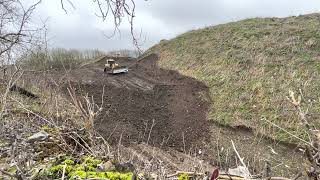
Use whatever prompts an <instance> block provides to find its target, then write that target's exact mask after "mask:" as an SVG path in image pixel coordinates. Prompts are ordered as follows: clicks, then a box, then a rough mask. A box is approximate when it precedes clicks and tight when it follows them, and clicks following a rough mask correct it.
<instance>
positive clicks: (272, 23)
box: [146, 14, 320, 141]
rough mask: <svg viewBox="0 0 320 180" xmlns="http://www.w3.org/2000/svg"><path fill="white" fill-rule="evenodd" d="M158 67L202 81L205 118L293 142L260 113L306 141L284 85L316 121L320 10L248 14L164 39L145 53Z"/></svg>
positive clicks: (319, 106)
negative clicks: (156, 56) (156, 57)
mask: <svg viewBox="0 0 320 180" xmlns="http://www.w3.org/2000/svg"><path fill="white" fill-rule="evenodd" d="M149 53H158V54H159V56H160V61H159V64H160V65H161V66H162V67H164V68H168V69H174V70H178V71H179V72H180V73H182V74H184V75H188V76H191V77H194V78H196V79H198V80H200V81H202V82H204V83H205V84H206V85H207V86H208V87H209V89H210V96H211V103H212V106H211V110H210V112H209V119H211V120H213V121H216V122H218V123H221V124H223V125H229V126H247V127H250V128H253V129H255V130H256V131H258V132H260V133H264V134H266V135H268V136H270V137H272V138H275V139H278V140H284V141H295V140H294V139H292V138H291V137H289V136H288V134H287V133H284V132H283V131H280V130H279V129H277V128H274V127H273V126H271V125H270V124H269V123H266V121H263V120H261V119H262V118H265V119H267V120H269V121H272V122H274V123H276V124H277V125H279V126H281V127H284V128H286V130H288V131H289V132H291V133H294V134H296V135H298V136H300V137H303V138H306V134H305V132H304V130H303V126H302V125H301V123H300V120H299V118H298V115H297V113H296V111H295V108H294V107H293V106H292V105H291V104H290V103H289V102H288V100H287V98H286V96H288V92H289V90H292V91H294V92H296V94H298V93H299V91H300V92H301V93H302V94H303V95H302V100H303V105H304V106H303V108H304V109H307V108H308V109H309V114H308V115H309V116H308V117H310V120H311V123H312V124H315V125H316V126H319V124H320V121H319V119H320V103H319V101H320V75H319V73H320V15H319V14H311V15H306V16H299V17H288V18H254V19H247V20H243V21H239V22H233V23H228V24H223V25H218V26H213V27H208V28H204V29H200V30H193V31H190V32H187V33H185V34H182V35H180V36H178V37H176V38H175V39H172V40H169V41H167V40H163V41H161V42H160V43H159V44H158V45H156V46H154V47H152V48H151V49H149V50H148V51H147V52H146V54H149Z"/></svg>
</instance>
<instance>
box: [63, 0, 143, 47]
mask: <svg viewBox="0 0 320 180" xmlns="http://www.w3.org/2000/svg"><path fill="white" fill-rule="evenodd" d="M60 1H61V7H62V9H63V10H64V11H65V12H66V13H67V9H66V8H65V5H64V4H65V2H67V3H68V4H69V5H71V6H72V7H73V8H75V5H74V4H73V2H72V1H71V0H60ZM92 1H93V2H94V3H96V5H97V7H98V9H99V11H98V12H97V13H96V15H97V17H98V18H101V19H102V21H107V20H108V18H109V17H110V18H111V19H112V20H113V24H114V32H113V34H112V35H111V37H112V36H114V34H115V33H116V32H120V30H119V27H120V26H121V24H122V22H123V20H124V19H125V20H127V22H128V23H129V24H130V32H131V36H132V42H133V44H134V46H135V47H136V48H137V49H138V50H139V51H140V52H142V51H141V49H140V44H139V38H137V37H138V36H137V35H136V34H135V32H134V18H135V10H136V4H135V0H92ZM145 1H147V0H145ZM139 36H141V33H140V35H139Z"/></svg>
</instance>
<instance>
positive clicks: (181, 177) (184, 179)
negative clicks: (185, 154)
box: [178, 173, 190, 180]
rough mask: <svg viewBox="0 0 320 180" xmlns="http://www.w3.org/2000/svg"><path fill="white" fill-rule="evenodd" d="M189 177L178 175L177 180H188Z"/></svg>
mask: <svg viewBox="0 0 320 180" xmlns="http://www.w3.org/2000/svg"><path fill="white" fill-rule="evenodd" d="M189 179H190V178H189V175H188V174H185V173H184V174H180V176H179V177H178V180H189Z"/></svg>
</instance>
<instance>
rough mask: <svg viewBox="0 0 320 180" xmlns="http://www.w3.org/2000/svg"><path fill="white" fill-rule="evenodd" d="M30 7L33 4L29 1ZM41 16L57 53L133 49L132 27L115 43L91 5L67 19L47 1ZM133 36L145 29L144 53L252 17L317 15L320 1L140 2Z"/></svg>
mask: <svg viewBox="0 0 320 180" xmlns="http://www.w3.org/2000/svg"><path fill="white" fill-rule="evenodd" d="M28 1H31V0H28ZM44 2H45V3H43V4H42V5H41V7H40V8H39V11H38V13H39V16H40V17H42V18H44V17H46V16H49V17H50V20H49V29H50V35H51V37H52V41H51V44H52V46H54V47H65V48H82V49H88V48H100V49H104V50H114V49H118V48H130V49H132V48H133V45H132V39H131V35H130V30H129V27H128V24H123V26H122V27H121V28H120V30H121V37H120V36H119V35H117V36H115V37H113V38H112V39H108V38H106V37H105V36H104V35H103V34H102V32H101V31H102V30H104V33H106V34H112V31H113V26H112V23H110V22H109V23H108V24H107V25H106V24H103V23H101V22H100V21H99V19H98V18H97V17H96V16H95V15H94V11H95V8H94V6H93V4H92V1H90V0H86V1H75V0H74V1H73V2H74V4H75V5H76V8H77V9H76V10H71V11H70V13H69V14H68V15H66V14H65V13H64V12H63V11H62V9H61V7H60V4H59V2H60V1H57V0H54V1H53V0H47V1H44ZM136 3H137V9H136V16H137V17H136V21H135V24H134V25H135V28H136V29H135V30H136V32H137V33H138V32H139V31H140V29H142V32H143V36H144V37H146V41H145V43H144V44H143V48H148V47H150V46H151V45H153V44H155V43H157V42H159V41H160V40H161V39H170V38H173V37H174V36H176V35H178V34H179V33H182V32H185V31H188V30H190V29H195V28H201V27H205V26H210V25H216V24H220V23H226V22H230V21H236V20H240V19H244V18H252V17H284V16H292V15H300V14H307V13H313V12H318V11H319V10H320V1H319V0H308V1H305V0H265V1H264V0H197V1H196V0H192V1H186V0H148V1H143V0H136Z"/></svg>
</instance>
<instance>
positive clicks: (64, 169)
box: [61, 164, 67, 180]
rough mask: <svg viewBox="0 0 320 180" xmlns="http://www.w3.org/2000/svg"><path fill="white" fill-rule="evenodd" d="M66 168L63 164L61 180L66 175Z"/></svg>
mask: <svg viewBox="0 0 320 180" xmlns="http://www.w3.org/2000/svg"><path fill="white" fill-rule="evenodd" d="M66 168H67V164H64V166H63V171H62V177H61V180H64V175H65V174H66Z"/></svg>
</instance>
